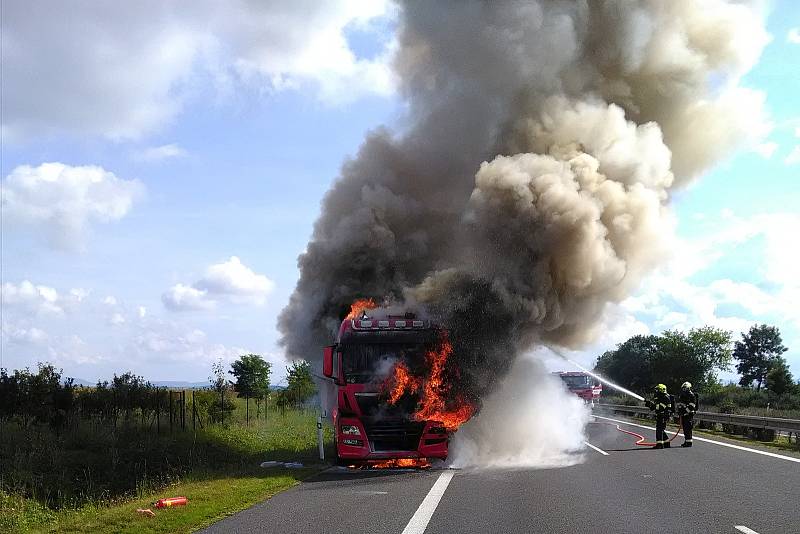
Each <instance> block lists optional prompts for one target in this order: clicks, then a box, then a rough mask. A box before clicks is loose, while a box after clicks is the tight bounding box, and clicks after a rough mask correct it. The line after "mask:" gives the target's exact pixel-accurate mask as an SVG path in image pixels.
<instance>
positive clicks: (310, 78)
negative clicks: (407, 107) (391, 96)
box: [2, 0, 394, 140]
mask: <svg viewBox="0 0 800 534" xmlns="http://www.w3.org/2000/svg"><path fill="white" fill-rule="evenodd" d="M3 11H4V12H3V20H2V35H3V47H2V49H3V57H2V62H3V70H4V77H3V109H2V117H3V124H2V129H3V134H4V136H5V138H6V139H7V140H9V139H12V140H13V139H25V138H31V137H34V136H39V135H47V134H51V133H60V132H64V131H67V132H74V133H78V134H98V135H102V136H107V137H110V138H138V137H141V136H142V135H143V134H146V133H148V132H152V131H153V130H156V129H158V128H159V127H162V126H163V125H164V124H166V123H168V122H169V121H170V120H172V119H173V118H174V117H175V116H176V115H177V114H178V113H179V112H180V111H181V109H182V108H183V106H184V105H185V102H186V100H187V99H189V98H192V97H193V96H195V97H196V96H197V95H198V94H199V93H198V88H200V89H201V90H202V89H204V88H207V87H206V86H212V87H216V88H224V87H232V86H234V85H236V84H243V83H244V84H253V85H255V87H256V88H258V89H261V90H262V91H265V92H272V91H281V90H285V89H293V88H305V87H309V88H312V90H314V92H315V93H316V94H317V95H318V96H319V97H320V98H321V99H322V100H324V101H326V102H341V101H346V100H352V99H353V98H357V97H359V96H361V95H364V94H374V93H377V94H388V93H390V92H391V91H392V90H393V80H392V75H391V72H390V68H389V55H390V53H389V52H390V50H391V44H390V43H385V46H384V51H383V52H382V53H379V54H378V55H377V57H373V58H369V59H366V58H359V57H357V56H356V54H355V53H354V52H353V50H352V49H351V48H350V46H349V44H348V42H347V39H346V33H347V32H348V31H349V30H350V29H352V28H357V29H360V30H363V31H369V28H370V24H372V23H373V22H374V21H376V20H384V19H387V18H391V17H393V16H394V12H393V10H392V8H391V5H390V3H389V2H388V1H386V0H380V1H378V0H376V1H369V2H361V1H353V0H331V1H326V2H283V1H278V0H272V1H265V2H248V1H246V0H233V1H231V2H226V3H225V4H224V5H223V4H219V3H218V2H213V1H211V0H196V1H193V2H161V1H158V0H143V1H141V2H136V3H122V4H119V5H115V6H114V7H113V9H112V8H111V7H109V6H107V5H103V4H97V3H79V4H68V3H63V2H56V3H52V2H46V1H43V0H31V1H27V2H11V3H8V5H5V4H4V7H3Z"/></svg>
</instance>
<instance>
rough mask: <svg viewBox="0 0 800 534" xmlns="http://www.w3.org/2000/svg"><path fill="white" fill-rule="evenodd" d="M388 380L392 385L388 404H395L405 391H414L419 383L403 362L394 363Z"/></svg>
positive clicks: (417, 389) (418, 386)
mask: <svg viewBox="0 0 800 534" xmlns="http://www.w3.org/2000/svg"><path fill="white" fill-rule="evenodd" d="M390 381H391V382H392V383H393V384H394V385H393V386H392V390H391V391H390V392H389V404H395V403H396V402H397V401H399V400H400V397H402V396H403V395H404V394H405V393H416V392H417V391H419V388H420V385H421V380H420V379H419V378H417V377H416V376H414V375H412V374H411V371H409V370H408V367H407V366H406V364H404V363H403V362H398V363H396V364H395V366H394V372H393V373H392V376H391V379H390Z"/></svg>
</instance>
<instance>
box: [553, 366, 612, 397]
mask: <svg viewBox="0 0 800 534" xmlns="http://www.w3.org/2000/svg"><path fill="white" fill-rule="evenodd" d="M558 376H559V377H561V380H562V381H563V382H564V385H566V386H567V389H569V390H570V392H572V393H574V394H575V395H577V396H579V397H580V398H582V399H583V400H585V401H586V402H597V401H598V400H600V394H601V393H602V392H603V385H602V384H601V383H600V382H599V381H598V380H596V379H595V378H593V377H592V376H590V375H588V374H586V373H581V372H561V373H558Z"/></svg>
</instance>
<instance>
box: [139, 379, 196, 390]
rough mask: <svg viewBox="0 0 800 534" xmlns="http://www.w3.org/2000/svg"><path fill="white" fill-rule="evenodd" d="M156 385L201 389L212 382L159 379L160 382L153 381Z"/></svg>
mask: <svg viewBox="0 0 800 534" xmlns="http://www.w3.org/2000/svg"><path fill="white" fill-rule="evenodd" d="M151 384H153V385H154V386H158V387H161V388H177V389H180V388H183V389H201V388H207V387H210V386H211V384H209V383H208V380H206V381H204V382H186V381H182V380H159V381H158V382H151Z"/></svg>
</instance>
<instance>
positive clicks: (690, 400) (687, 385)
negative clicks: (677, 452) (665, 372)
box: [678, 382, 700, 447]
mask: <svg viewBox="0 0 800 534" xmlns="http://www.w3.org/2000/svg"><path fill="white" fill-rule="evenodd" d="M699 406H700V398H699V397H698V396H697V393H695V392H694V391H692V384H691V382H684V383H683V384H682V385H681V392H680V393H679V394H678V415H680V416H681V425H682V426H683V444H681V447H691V446H692V427H693V426H694V414H695V412H697V408H698V407H699Z"/></svg>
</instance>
